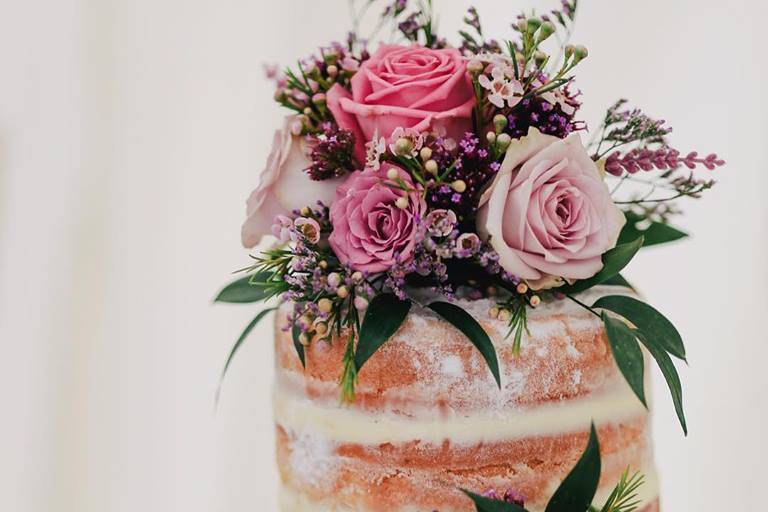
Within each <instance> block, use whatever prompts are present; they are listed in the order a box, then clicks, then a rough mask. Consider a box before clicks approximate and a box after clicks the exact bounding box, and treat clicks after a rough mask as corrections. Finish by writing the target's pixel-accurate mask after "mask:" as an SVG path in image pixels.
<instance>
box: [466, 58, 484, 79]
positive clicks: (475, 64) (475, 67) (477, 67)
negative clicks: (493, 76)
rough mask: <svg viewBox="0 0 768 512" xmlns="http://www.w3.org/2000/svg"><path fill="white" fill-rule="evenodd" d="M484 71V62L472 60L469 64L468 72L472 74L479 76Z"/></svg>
mask: <svg viewBox="0 0 768 512" xmlns="http://www.w3.org/2000/svg"><path fill="white" fill-rule="evenodd" d="M483 69H485V64H483V63H482V61H479V60H477V59H472V60H471V61H469V63H468V64H467V71H469V72H470V73H472V74H473V75H479V74H480V73H482V72H483Z"/></svg>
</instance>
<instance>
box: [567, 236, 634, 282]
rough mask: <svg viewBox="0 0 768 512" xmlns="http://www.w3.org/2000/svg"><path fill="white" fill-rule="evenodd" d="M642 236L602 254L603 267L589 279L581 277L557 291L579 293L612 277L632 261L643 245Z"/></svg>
mask: <svg viewBox="0 0 768 512" xmlns="http://www.w3.org/2000/svg"><path fill="white" fill-rule="evenodd" d="M643 243H644V240H643V237H640V238H638V239H637V240H634V241H632V242H629V243H626V244H621V245H617V246H616V247H614V248H613V249H611V250H610V251H608V252H606V253H605V254H603V269H602V270H601V271H600V272H598V273H597V274H595V275H594V276H592V277H590V278H589V279H582V280H581V281H576V282H575V283H574V284H572V285H566V286H563V287H561V288H559V289H558V291H560V292H562V293H564V294H566V295H569V294H573V293H580V292H583V291H585V290H588V289H590V288H592V287H593V286H597V285H598V284H602V283H604V282H606V281H607V280H609V279H611V278H612V277H614V276H616V275H617V274H618V273H619V272H621V271H622V270H623V269H624V267H626V266H627V264H628V263H629V262H630V261H632V258H634V257H635V254H637V251H639V250H640V248H641V247H642V246H643Z"/></svg>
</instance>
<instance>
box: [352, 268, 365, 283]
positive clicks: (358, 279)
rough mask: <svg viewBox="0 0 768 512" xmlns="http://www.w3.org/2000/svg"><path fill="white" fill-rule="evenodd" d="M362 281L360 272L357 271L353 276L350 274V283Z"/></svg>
mask: <svg viewBox="0 0 768 512" xmlns="http://www.w3.org/2000/svg"><path fill="white" fill-rule="evenodd" d="M362 280H363V273H362V272H360V271H359V270H358V271H357V272H355V273H354V274H352V281H353V282H355V283H359V282H361V281H362Z"/></svg>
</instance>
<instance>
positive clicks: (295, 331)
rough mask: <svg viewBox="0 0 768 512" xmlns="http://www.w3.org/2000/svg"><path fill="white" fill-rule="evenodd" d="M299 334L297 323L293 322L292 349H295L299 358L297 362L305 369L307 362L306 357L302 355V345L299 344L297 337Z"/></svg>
mask: <svg viewBox="0 0 768 512" xmlns="http://www.w3.org/2000/svg"><path fill="white" fill-rule="evenodd" d="M300 334H301V329H300V328H299V324H298V323H297V322H293V325H291V338H293V348H295V349H296V354H298V356H299V360H300V361H301V366H302V367H303V368H305V369H306V368H307V361H306V356H305V354H304V345H302V344H301V342H300V341H299V335H300Z"/></svg>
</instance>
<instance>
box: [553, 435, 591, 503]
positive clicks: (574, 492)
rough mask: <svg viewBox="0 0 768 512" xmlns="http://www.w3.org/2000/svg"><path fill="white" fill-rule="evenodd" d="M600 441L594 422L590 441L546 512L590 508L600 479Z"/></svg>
mask: <svg viewBox="0 0 768 512" xmlns="http://www.w3.org/2000/svg"><path fill="white" fill-rule="evenodd" d="M601 466H602V463H601V461H600V443H599V441H598V439H597V431H596V430H595V425H594V423H593V424H592V427H591V429H590V431H589V441H588V442H587V447H586V448H585V449H584V453H582V455H581V458H580V459H579V462H577V463H576V465H575V466H574V467H573V469H572V470H571V472H570V473H568V476H567V477H565V480H563V483H561V484H560V487H558V488H557V491H555V494H554V495H553V496H552V498H551V499H550V500H549V503H548V504H547V508H546V511H545V512H582V511H586V510H588V509H589V507H590V505H592V500H594V499H595V493H596V492H597V485H598V482H599V481H600V471H601Z"/></svg>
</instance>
